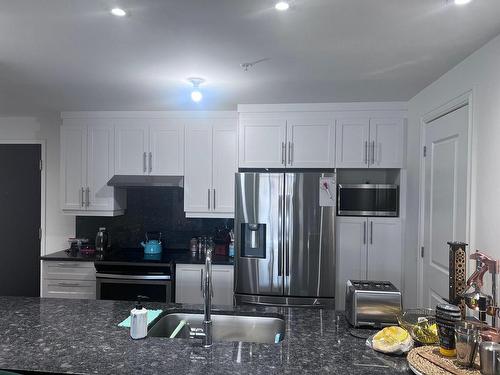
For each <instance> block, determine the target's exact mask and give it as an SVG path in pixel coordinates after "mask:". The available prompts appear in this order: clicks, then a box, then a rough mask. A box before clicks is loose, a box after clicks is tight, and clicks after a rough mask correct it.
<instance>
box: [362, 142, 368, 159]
mask: <svg viewBox="0 0 500 375" xmlns="http://www.w3.org/2000/svg"><path fill="white" fill-rule="evenodd" d="M363 160H364V161H365V164H368V141H365V156H364V159H363Z"/></svg>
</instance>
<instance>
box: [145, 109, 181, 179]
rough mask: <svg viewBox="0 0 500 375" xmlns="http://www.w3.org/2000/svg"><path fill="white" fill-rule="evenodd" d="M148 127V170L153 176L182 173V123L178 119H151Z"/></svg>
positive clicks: (179, 174)
mask: <svg viewBox="0 0 500 375" xmlns="http://www.w3.org/2000/svg"><path fill="white" fill-rule="evenodd" d="M150 123H151V127H150V128H149V145H150V150H149V154H148V172H149V173H150V174H152V175H155V176H182V175H183V174H184V124H183V123H182V122H180V121H179V120H167V119H162V120H152V121H151V122H150Z"/></svg>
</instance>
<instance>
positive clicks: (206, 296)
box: [189, 248, 213, 348]
mask: <svg viewBox="0 0 500 375" xmlns="http://www.w3.org/2000/svg"><path fill="white" fill-rule="evenodd" d="M201 291H202V295H203V301H204V308H203V313H204V316H203V328H190V333H189V334H190V336H191V337H195V338H201V340H202V345H203V347H204V348H209V347H211V346H212V316H211V310H212V296H213V287H212V249H211V248H208V249H207V255H206V257H205V272H204V274H203V273H202V283H201Z"/></svg>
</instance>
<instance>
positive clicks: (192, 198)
mask: <svg viewBox="0 0 500 375" xmlns="http://www.w3.org/2000/svg"><path fill="white" fill-rule="evenodd" d="M211 208H212V124H211V123H210V122H209V121H207V120H192V121H190V122H189V123H188V124H187V126H186V155H185V175H184V211H186V212H210V211H211Z"/></svg>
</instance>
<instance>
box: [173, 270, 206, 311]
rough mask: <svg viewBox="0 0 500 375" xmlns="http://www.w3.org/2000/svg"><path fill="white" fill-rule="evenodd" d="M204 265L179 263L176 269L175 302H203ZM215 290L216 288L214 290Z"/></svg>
mask: <svg viewBox="0 0 500 375" xmlns="http://www.w3.org/2000/svg"><path fill="white" fill-rule="evenodd" d="M203 268H204V266H203V265H199V264H177V266H176V270H175V303H187V304H195V305H197V304H202V303H203V297H202V295H201V283H202V279H203ZM214 292H215V290H214Z"/></svg>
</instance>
